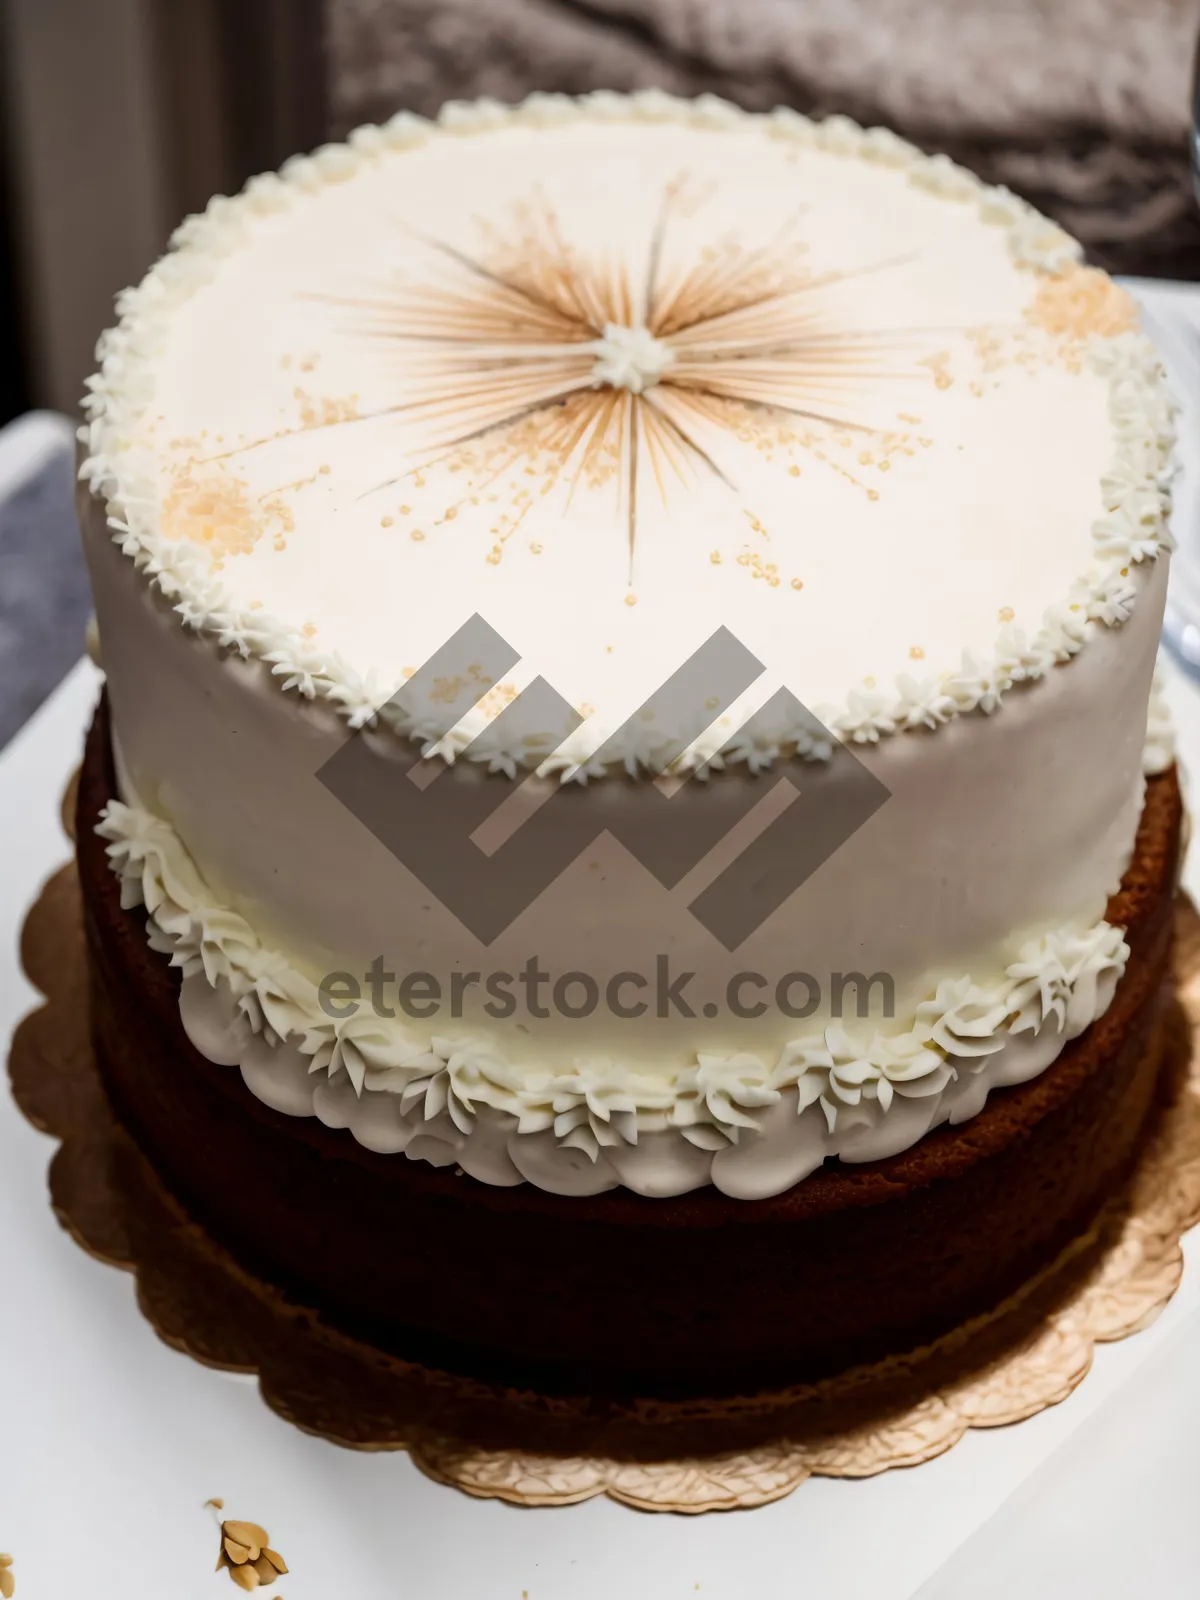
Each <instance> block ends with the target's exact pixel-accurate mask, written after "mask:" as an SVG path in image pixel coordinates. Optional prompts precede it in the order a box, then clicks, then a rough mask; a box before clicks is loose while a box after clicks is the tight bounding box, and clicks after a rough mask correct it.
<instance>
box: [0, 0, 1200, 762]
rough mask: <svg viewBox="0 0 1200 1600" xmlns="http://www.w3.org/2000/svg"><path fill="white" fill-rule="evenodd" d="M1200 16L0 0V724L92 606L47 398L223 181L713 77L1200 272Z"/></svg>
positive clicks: (685, 3) (380, 1) (615, 3)
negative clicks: (476, 112) (483, 114)
mask: <svg viewBox="0 0 1200 1600" xmlns="http://www.w3.org/2000/svg"><path fill="white" fill-rule="evenodd" d="M1198 21H1200V0H0V480H3V479H4V473H5V471H6V470H7V473H8V478H7V488H6V487H5V484H4V482H3V481H0V746H3V744H4V742H5V739H6V738H7V737H8V735H9V734H10V733H11V732H12V731H13V729H14V728H15V727H17V726H19V725H20V722H21V721H22V720H24V718H25V716H27V715H28V713H29V711H30V710H31V709H32V707H33V706H35V705H36V704H37V703H38V701H39V700H40V699H41V698H42V696H43V695H44V694H45V693H46V692H47V688H48V686H52V684H53V683H54V682H56V681H57V678H58V676H60V675H61V672H62V671H63V670H65V666H64V661H65V664H66V665H69V664H70V662H71V661H72V660H74V659H75V656H76V655H77V654H78V649H79V639H80V636H81V631H82V618H83V617H84V616H85V615H86V610H87V594H86V583H85V581H84V579H83V575H82V572H81V571H80V567H79V562H78V555H77V547H76V541H75V535H74V529H73V525H72V517H71V510H70V482H71V468H70V461H69V451H70V437H69V436H70V428H69V425H68V424H67V422H66V421H65V420H63V419H64V418H65V417H72V418H73V417H74V416H75V414H76V408H77V402H78V398H79V395H80V393H81V390H82V385H83V380H84V378H85V377H86V375H87V374H88V373H89V372H90V371H91V369H92V366H93V359H92V352H93V349H94V346H95V341H96V336H97V334H98V332H99V331H100V330H101V329H102V328H103V327H105V326H106V325H107V324H108V323H109V322H110V321H111V320H112V302H113V296H114V294H115V293H116V292H117V291H118V290H119V289H121V288H123V287H124V286H125V285H126V284H128V283H132V282H135V281H136V280H137V279H138V278H140V276H141V275H142V273H143V272H144V271H145V269H146V268H147V267H148V266H149V264H150V263H151V262H152V261H153V260H154V258H155V257H156V256H157V255H158V254H159V253H160V252H161V251H162V249H163V247H164V245H165V243H166V241H167V238H168V236H169V235H170V232H171V230H172V228H173V227H174V226H175V224H176V223H177V222H178V221H179V220H180V219H181V218H182V217H183V216H184V215H185V214H186V213H187V212H189V211H193V210H197V209H200V208H202V207H203V206H204V204H205V203H206V201H207V200H208V197H209V196H210V195H211V194H214V193H218V192H221V193H229V192H231V191H233V190H236V189H238V188H240V186H241V185H242V184H243V183H244V181H245V180H246V178H247V177H248V176H249V175H250V174H252V173H254V172H257V171H261V170H263V169H264V168H272V167H277V166H278V165H279V164H280V163H281V162H282V161H284V160H285V159H286V158H287V157H288V156H289V155H291V154H292V153H293V152H295V151H297V150H304V149H309V148H311V147H312V146H314V145H317V144H320V143H322V142H323V141H324V140H326V139H336V138H339V137H341V136H342V135H344V134H345V133H347V132H348V131H349V130H350V129H351V128H353V127H355V126H356V125H357V124H359V123H361V122H366V121H375V120H380V119H382V118H386V117H388V116H390V115H391V114H392V113H393V112H394V111H396V110H397V109H399V108H401V107H405V108H408V109H410V110H414V111H419V112H423V113H426V114H432V113H434V112H435V111H436V110H437V108H438V106H439V105H441V103H442V102H443V101H445V100H447V99H460V98H470V97H474V96H478V95H491V96H494V97H496V98H497V99H500V100H505V101H511V100H516V99H519V98H520V97H522V96H523V95H525V94H527V93H528V92H529V91H530V90H532V89H544V90H554V89H558V90H566V91H581V90H587V89H594V88H618V89H630V88H645V87H652V86H653V87H660V88H663V89H667V90H670V91H672V92H674V93H678V94H697V93H701V92H704V91H711V92H715V93H718V94H721V95H724V96H726V97H728V98H729V99H731V100H734V101H736V102H738V103H739V104H741V105H743V106H747V107H750V108H754V109H765V108H769V107H771V106H773V105H777V104H783V105H790V106H794V107H796V108H798V109H800V110H803V111H808V112H812V113H816V114H820V113H823V112H828V111H842V112H845V113H848V114H849V115H850V116H852V117H854V118H856V119H857V120H858V121H860V122H863V123H867V124H871V123H877V122H882V123H886V124H889V125H891V126H892V127H894V128H896V129H897V130H898V131H899V132H901V133H902V134H904V135H905V136H907V137H908V138H910V139H912V140H913V141H914V142H915V143H917V144H918V145H921V146H922V147H924V148H926V149H930V150H935V149H937V150H945V151H947V152H949V153H950V154H951V155H952V156H954V157H955V158H956V159H957V160H959V161H962V162H964V163H965V164H966V165H968V166H970V167H972V168H974V169H975V170H976V171H978V172H979V173H980V174H981V176H983V177H984V178H986V179H988V180H990V181H992V182H997V183H1004V184H1007V185H1008V186H1009V187H1010V188H1012V189H1014V190H1016V191H1017V192H1018V193H1020V194H1023V195H1025V196H1026V197H1027V198H1028V199H1030V200H1031V201H1033V202H1034V203H1035V204H1036V205H1037V206H1039V207H1040V208H1042V209H1043V210H1044V211H1047V212H1049V213H1050V214H1051V215H1052V216H1054V217H1056V218H1058V219H1059V220H1060V221H1061V222H1062V223H1063V224H1064V225H1065V226H1066V227H1067V228H1068V229H1069V230H1070V231H1071V232H1072V233H1074V234H1076V235H1077V236H1078V237H1079V238H1080V239H1082V240H1083V242H1084V244H1085V245H1086V247H1087V249H1088V251H1089V253H1090V255H1091V257H1092V259H1093V260H1094V261H1096V262H1097V263H1099V264H1100V265H1103V266H1105V267H1108V268H1109V269H1110V270H1112V271H1116V272H1124V273H1132V274H1136V275H1141V276H1149V277H1160V278H1173V279H1184V280H1197V279H1200V217H1198V214H1197V210H1196V205H1195V201H1194V198H1193V194H1192V187H1191V177H1190V173H1189V153H1188V152H1189V147H1188V129H1189V109H1190V108H1189V95H1190V77H1191V63H1192V57H1193V50H1194V44H1195V38H1196V31H1197V25H1198ZM37 408H41V409H42V411H47V410H48V411H50V412H52V413H56V414H58V415H57V416H55V417H46V416H44V415H42V416H39V417H35V418H29V417H28V415H27V413H29V412H30V411H31V410H35V409H37ZM22 417H23V421H22V422H11V420H10V419H14V418H22ZM6 422H9V423H10V426H9V427H8V428H7V429H5V428H4V427H3V425H4V424H5V423H6ZM14 430H15V431H14ZM6 459H7V460H8V462H9V465H8V468H7V469H5V467H4V462H5V460H6ZM14 461H16V463H17V465H16V466H14V465H13V462H14ZM35 468H36V470H35Z"/></svg>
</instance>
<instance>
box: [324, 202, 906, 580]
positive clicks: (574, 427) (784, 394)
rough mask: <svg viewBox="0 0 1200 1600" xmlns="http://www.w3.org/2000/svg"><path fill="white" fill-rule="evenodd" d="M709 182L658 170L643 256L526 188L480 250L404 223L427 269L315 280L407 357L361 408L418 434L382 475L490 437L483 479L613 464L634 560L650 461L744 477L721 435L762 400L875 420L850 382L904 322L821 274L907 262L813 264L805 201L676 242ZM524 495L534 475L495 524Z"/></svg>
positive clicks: (678, 475)
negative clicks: (727, 455) (857, 309)
mask: <svg viewBox="0 0 1200 1600" xmlns="http://www.w3.org/2000/svg"><path fill="white" fill-rule="evenodd" d="M705 198H706V196H705V193H704V192H703V191H701V190H698V189H697V188H695V187H694V186H692V185H691V184H690V183H689V182H688V181H687V179H686V178H679V179H676V180H675V181H673V182H671V183H669V184H668V185H667V186H666V189H665V191H664V194H663V197H662V202H661V205H660V207H659V209H658V213H657V217H656V219H655V221H654V224H653V226H652V228H651V229H650V233H649V237H648V238H647V239H646V240H645V242H644V246H643V248H642V250H641V252H640V259H635V257H636V255H637V252H633V253H624V252H623V253H620V254H613V255H611V256H607V257H603V256H600V255H597V254H594V253H589V252H585V251H583V250H581V249H579V248H578V247H577V246H576V245H574V244H572V243H571V242H570V241H569V240H568V239H567V237H566V235H565V233H564V231H563V228H562V225H561V223H560V220H559V217H558V214H557V211H556V209H555V207H554V206H553V205H552V204H551V203H550V201H549V200H548V199H547V198H546V197H545V196H544V195H543V194H541V193H540V192H537V191H535V193H534V194H533V196H532V197H531V198H529V199H527V200H524V201H521V202H519V203H518V204H517V205H515V206H514V207H513V209H512V211H511V213H510V215H509V216H508V217H507V218H506V220H505V221H504V222H503V223H502V224H495V223H486V222H480V223H479V224H478V226H479V229H480V233H481V236H482V245H481V248H480V249H479V250H478V251H474V252H473V251H469V250H466V249H463V248H460V247H459V246H456V245H451V244H449V243H446V242H445V241H443V240H440V239H437V238H434V237H431V236H429V235H427V234H424V233H421V232H420V231H418V230H417V229H415V228H409V227H406V232H407V233H408V235H409V237H410V239H411V240H412V241H413V242H414V243H416V244H417V245H418V246H419V247H421V248H423V249H424V250H425V251H426V252H428V253H429V256H430V258H431V263H432V265H433V266H434V267H435V268H436V271H431V272H430V273H429V275H428V276H427V277H424V278H422V277H417V278H414V279H402V280H397V281H389V282H387V283H385V285H384V286H383V287H382V288H381V289H380V291H379V292H378V293H376V294H373V295H368V296H354V295H341V294H321V295H319V296H316V297H315V298H318V299H320V300H323V301H326V302H328V303H331V304H333V305H335V306H337V307H340V308H342V309H346V310H349V311H352V312H354V313H355V314H356V317H357V319H358V320H357V327H358V330H359V331H360V332H361V333H363V334H365V335H367V336H368V337H369V338H370V339H371V340H372V341H377V342H379V343H382V344H386V345H387V346H389V347H390V349H391V350H392V352H393V353H395V354H397V355H398V356H400V357H401V358H402V360H403V371H404V380H405V386H406V389H407V390H408V391H409V392H408V394H407V396H406V398H405V399H404V400H403V401H400V402H398V403H397V404H395V405H392V406H386V407H383V408H381V409H380V410H375V411H372V412H370V413H369V414H368V416H364V417H360V418H357V419H355V420H368V417H369V418H376V417H379V416H384V415H400V414H402V413H403V414H405V415H406V416H407V418H408V419H409V420H410V421H412V422H414V423H417V424H419V425H420V428H421V431H422V433H423V434H424V436H425V445H424V447H423V448H421V449H419V450H418V457H419V465H417V466H416V467H413V468H410V469H409V470H408V471H406V472H405V473H404V474H402V475H399V476H397V477H392V478H388V479H387V480H385V481H384V482H383V483H381V484H378V485H376V486H374V487H375V489H386V488H390V487H392V486H394V485H396V484H397V483H399V482H401V481H402V479H403V478H408V477H414V476H419V475H420V474H421V473H422V472H424V471H425V470H428V468H429V467H430V466H432V465H433V464H435V463H440V462H443V461H447V460H450V459H452V458H454V457H455V456H458V457H459V458H460V464H461V460H462V452H464V451H465V450H468V449H469V448H470V447H471V446H473V445H476V444H478V442H479V441H482V440H484V439H499V441H500V448H499V450H498V452H497V453H496V454H495V455H492V456H489V457H488V459H487V460H486V463H485V464H484V465H483V467H482V469H481V470H483V471H485V472H486V474H487V481H488V482H489V483H492V482H495V481H496V480H497V479H500V478H502V477H503V476H504V474H505V473H506V472H508V471H510V470H511V469H513V468H516V467H518V466H519V465H520V464H522V463H525V464H532V465H533V466H534V467H535V469H536V470H537V472H538V473H539V474H540V475H541V476H542V485H541V489H540V493H541V494H542V495H544V494H547V493H549V492H550V490H552V489H553V488H555V487H556V486H557V485H558V484H559V483H560V482H565V483H566V484H567V485H568V486H569V489H570V492H571V493H574V490H575V487H576V486H577V484H578V483H580V482H584V483H587V484H590V485H593V486H594V485H596V484H598V483H602V482H605V481H607V480H609V479H610V478H612V477H613V476H614V475H615V476H616V477H617V479H618V483H619V492H620V499H621V502H622V506H623V518H624V522H625V526H626V531H627V539H628V548H629V561H630V576H631V579H632V567H633V559H634V553H635V548H636V540H637V521H638V507H639V502H640V497H641V495H642V493H643V490H644V487H645V483H646V481H647V479H653V482H654V484H655V485H656V486H657V489H658V491H659V493H661V494H662V495H664V496H665V494H666V491H667V484H668V482H669V481H670V480H672V479H677V480H679V481H681V482H687V481H689V480H693V479H694V477H695V475H696V474H697V473H700V474H707V475H711V476H712V477H714V478H715V479H717V480H719V481H721V482H722V483H724V484H725V485H726V486H727V487H728V488H730V489H734V490H736V484H735V483H734V481H733V479H732V478H731V476H730V475H729V473H728V471H727V470H726V469H725V467H724V466H723V465H722V464H721V462H720V460H719V459H718V457H719V455H720V453H721V451H720V447H719V445H718V444H717V442H716V441H717V438H718V437H719V436H720V435H721V434H724V435H725V436H726V438H728V437H730V436H732V437H735V438H740V439H743V440H744V439H746V438H747V436H751V437H752V436H753V433H754V429H755V427H756V426H761V425H762V423H763V422H764V421H765V420H766V419H770V420H772V421H773V422H774V423H775V424H776V425H778V424H779V423H780V422H781V421H785V420H786V419H788V418H792V419H801V421H802V422H803V423H805V424H810V425H811V424H819V425H825V426H829V427H834V428H837V429H839V430H861V431H870V430H869V429H866V428H865V427H864V424H863V423H862V422H861V421H860V420H858V419H856V418H855V417H853V416H851V415H849V414H848V412H847V407H846V402H847V400H849V399H850V398H851V395H852V392H853V389H854V386H855V385H856V384H860V383H862V382H863V381H865V380H869V379H873V378H878V377H880V376H884V375H895V374H894V373H893V372H892V371H890V370H889V369H888V368H887V358H888V355H889V354H890V353H891V350H892V347H893V346H894V345H895V344H896V342H897V341H898V340H899V339H900V338H902V335H900V334H894V335H893V334H888V333H881V332H879V331H877V330H856V329H851V328H848V327H847V326H846V325H845V324H844V322H842V321H840V320H839V319H837V318H836V317H834V316H833V315H831V312H830V309H829V307H828V306H827V305H825V304H823V302H822V298H821V295H820V293H819V291H820V290H822V289H826V288H829V287H831V286H832V285H834V284H835V283H840V282H842V281H843V280H845V279H847V278H852V277H856V276H860V275H862V274H864V273H871V272H875V271H880V270H885V269H887V268H890V267H894V266H896V265H899V264H901V263H900V261H883V262H877V263H871V264H868V265H866V266H860V267H851V268H847V269H842V270H836V271H830V272H827V273H823V274H822V273H817V272H814V271H813V270H812V269H811V268H810V267H809V265H808V262H807V247H806V246H805V244H804V242H803V241H802V240H801V239H799V238H798V237H797V233H796V221H797V217H798V215H799V213H795V214H793V215H792V216H791V217H789V218H788V219H787V220H786V221H785V222H784V224H783V225H782V227H780V228H779V229H778V230H777V231H776V233H775V234H774V235H773V236H772V237H770V238H768V239H767V240H766V241H765V242H763V243H762V244H758V245H751V244H747V243H745V242H743V241H741V240H739V239H734V238H724V239H720V240H717V241H714V242H712V243H710V244H708V245H705V246H704V247H703V248H700V249H690V250H683V249H673V248H672V244H673V239H672V223H673V222H674V221H676V220H677V219H679V218H680V217H682V216H687V215H691V214H694V213H695V211H696V210H697V209H698V208H699V207H700V206H701V205H702V204H703V202H704V199H705ZM904 259H907V258H904ZM472 464H473V465H476V466H478V465H479V462H478V459H477V458H476V459H475V460H474V461H473V462H472ZM533 503H535V497H534V495H533V494H532V493H530V494H527V495H526V496H525V498H524V503H523V508H522V510H521V511H520V513H519V515H518V516H517V518H516V519H515V522H514V524H513V525H512V526H510V527H509V528H508V530H507V532H506V533H505V534H504V535H503V536H502V540H501V542H503V539H504V538H507V537H509V536H511V533H512V532H513V531H515V526H516V524H517V523H519V521H520V520H521V518H522V517H523V516H524V514H525V513H526V512H527V511H528V510H529V509H530V508H531V506H532V504H533ZM497 549H498V547H497Z"/></svg>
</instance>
